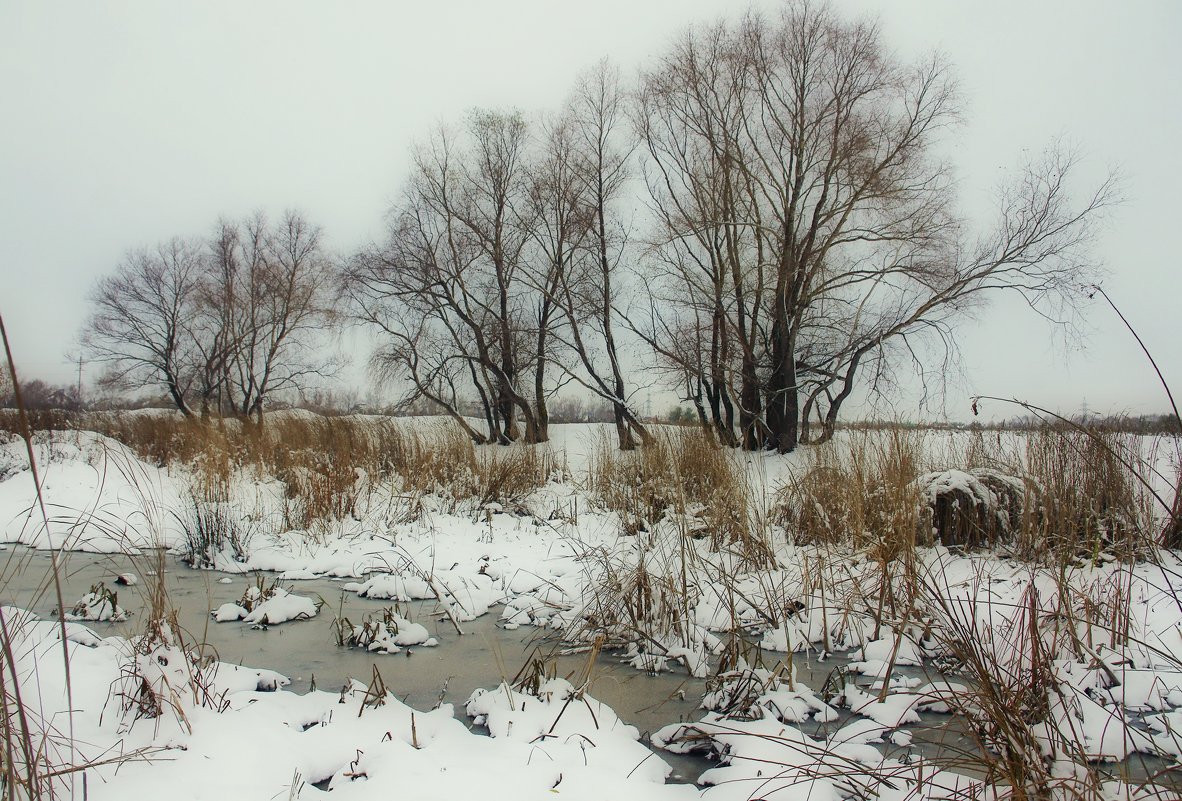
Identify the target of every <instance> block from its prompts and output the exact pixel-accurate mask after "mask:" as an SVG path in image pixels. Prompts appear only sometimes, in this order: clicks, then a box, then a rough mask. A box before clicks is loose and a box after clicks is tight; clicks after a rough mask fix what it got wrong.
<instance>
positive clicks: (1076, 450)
mask: <svg viewBox="0 0 1182 801" xmlns="http://www.w3.org/2000/svg"><path fill="white" fill-rule="evenodd" d="M1137 445H1138V443H1137V441H1136V439H1135V438H1134V437H1132V436H1130V435H1127V434H1121V433H1119V432H1117V431H1113V430H1108V429H1103V428H1088V429H1084V430H1076V429H1067V430H1057V429H1050V428H1046V429H1042V430H1040V431H1037V432H1035V433H1034V434H1032V435H1031V436H1030V437H1029V439H1028V440H1027V444H1026V465H1027V470H1028V474H1027V475H1028V481H1029V484H1030V485H1031V486H1032V488H1033V490H1034V491H1033V492H1032V493H1030V494H1029V496H1030V502H1029V503H1028V504H1027V509H1026V512H1025V514H1024V515H1023V522H1024V525H1023V529H1022V533H1021V536H1020V538H1019V541H1018V543H1017V548H1018V550H1019V552H1020V553H1023V554H1024V555H1028V556H1030V555H1034V554H1037V553H1039V552H1040V551H1041V552H1046V551H1050V552H1052V553H1054V554H1057V555H1058V556H1059V557H1060V558H1078V557H1080V556H1088V555H1091V556H1092V557H1094V558H1095V557H1098V556H1099V555H1100V554H1101V553H1110V554H1112V555H1114V556H1116V557H1117V558H1120V559H1126V560H1127V559H1135V558H1138V557H1143V556H1146V555H1148V554H1149V553H1150V552H1151V550H1152V548H1153V544H1154V543H1153V531H1154V528H1155V526H1154V524H1153V514H1152V512H1153V510H1152V506H1151V499H1150V497H1149V496H1148V494H1147V493H1146V492H1145V490H1144V481H1143V477H1144V476H1146V475H1147V474H1148V472H1147V467H1146V465H1145V464H1144V461H1143V459H1142V458H1141V455H1140V453H1139V451H1138V449H1137ZM1138 472H1140V474H1141V476H1142V478H1139V477H1138Z"/></svg>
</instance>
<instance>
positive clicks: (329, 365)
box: [209, 211, 336, 420]
mask: <svg viewBox="0 0 1182 801" xmlns="http://www.w3.org/2000/svg"><path fill="white" fill-rule="evenodd" d="M242 230H243V232H244V236H242V237H240V242H239V250H241V251H242V252H243V255H244V258H243V259H242V264H241V265H237V264H230V265H227V264H225V263H224V262H223V263H222V264H221V265H219V266H220V267H221V268H222V269H221V270H220V271H219V273H218V274H216V277H217V278H220V279H221V281H222V282H223V283H222V284H221V285H220V286H215V287H214V288H213V291H212V292H211V293H210V295H209V298H210V299H211V300H213V301H221V303H222V304H224V305H222V306H218V305H216V304H215V305H212V306H211V308H210V312H211V314H212V316H213V317H214V318H215V319H216V323H215V324H214V325H213V326H212V327H213V328H216V329H217V330H223V331H224V330H225V329H223V328H222V326H223V322H225V323H226V324H228V328H229V332H228V333H223V335H222V341H223V342H224V346H225V347H226V348H227V350H228V357H227V358H226V359H225V365H226V375H227V379H226V385H227V387H228V390H229V395H230V399H231V402H232V404H233V405H234V407H235V409H236V411H237V412H238V413H239V414H241V415H243V416H255V417H257V418H258V419H259V420H261V419H262V415H263V407H264V403H265V401H266V399H267V397H268V396H269V395H271V394H274V393H276V392H280V391H283V390H286V389H298V388H300V387H302V386H304V385H306V384H307V382H308V381H309V380H311V379H313V378H318V377H323V376H326V375H330V374H331V373H333V372H334V370H335V369H336V363H335V361H334V360H332V359H331V358H328V357H325V356H324V355H322V354H321V352H320V351H319V350H318V347H317V346H318V345H321V344H322V342H321V341H320V338H321V337H322V336H323V334H324V332H325V329H326V327H327V325H328V323H330V322H331V321H332V319H333V318H334V316H335V309H334V303H333V292H332V288H333V286H334V285H335V283H336V274H335V269H336V268H335V266H334V265H333V263H332V260H331V259H330V258H329V256H328V254H326V253H325V252H324V249H323V245H322V240H323V232H322V230H321V229H320V227H319V226H315V225H312V224H311V223H309V222H308V220H307V219H305V218H304V216H303V215H302V214H300V213H298V212H294V211H288V212H287V213H286V214H284V216H283V219H282V220H280V221H279V222H278V223H277V224H275V225H274V226H268V225H267V223H266V220H265V218H263V217H262V216H261V215H256V216H255V217H254V218H252V219H251V220H249V221H247V222H246V223H245V224H244V225H243V226H242ZM225 233H226V232H225V228H224V227H223V231H222V234H223V236H224V235H225ZM221 241H222V237H219V239H218V243H219V244H220V243H221ZM215 352H216V349H215Z"/></svg>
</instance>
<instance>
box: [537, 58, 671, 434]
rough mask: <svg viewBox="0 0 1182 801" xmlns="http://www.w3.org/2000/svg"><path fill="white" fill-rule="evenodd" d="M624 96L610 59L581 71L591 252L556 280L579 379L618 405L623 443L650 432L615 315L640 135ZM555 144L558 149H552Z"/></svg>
mask: <svg viewBox="0 0 1182 801" xmlns="http://www.w3.org/2000/svg"><path fill="white" fill-rule="evenodd" d="M625 111H626V96H625V94H624V92H623V90H622V89H621V86H620V75H619V70H617V69H616V68H615V67H613V66H611V65H610V64H609V63H608V62H607V61H601V62H600V63H599V64H598V65H596V67H594V68H593V69H592V70H590V71H589V72H587V73H585V74H584V75H583V76H581V77H580V79H579V81H578V83H577V85H576V87H575V92H574V95H573V97H572V98H571V100H570V102H569V104H568V108H567V113H566V119H567V121H566V123H565V126H564V127H565V128H569V131H570V136H571V138H572V139H573V143H572V153H571V155H572V156H573V159H572V166H573V170H572V178H573V181H574V185H575V188H576V191H577V196H578V197H579V199H580V201H581V205H582V206H583V207H584V208H585V211H583V217H584V218H585V219H584V220H582V221H581V222H582V223H583V225H584V226H585V232H584V235H583V236H582V237H581V240H582V241H581V242H580V243H579V244H580V246H581V248H582V249H583V250H584V251H585V252H584V258H583V259H582V269H580V270H578V271H571V270H566V271H563V272H562V273H561V276H560V280H559V281H558V283H557V286H558V289H559V292H560V295H561V300H562V305H563V309H564V311H565V313H566V316H567V320H568V322H569V329H570V345H571V348H572V349H573V350H574V352H575V353H577V354H578V357H579V361H580V363H581V365H582V368H583V371H584V372H585V375H586V378H585V379H584V378H582V377H579V376H577V375H576V374H575V373H573V372H572V373H571V375H572V376H575V377H576V378H577V379H578V380H579V383H581V384H582V385H583V386H584V387H586V388H587V389H589V390H591V391H592V392H594V393H595V394H596V395H598V396H599V397H600V398H602V399H603V400H605V401H607V402H608V403H610V404H611V406H612V415H613V418H614V420H615V424H616V437H617V440H618V442H619V446H620V449H621V450H632V449H633V448H635V447H636V444H637V439H639V440H640V441H641V442H645V443H647V442H649V441H650V440H651V435H650V434H649V433H648V431H647V430H646V429H645V427H644V426H643V425H642V424H641V422H640V420H639V419H638V417H637V415H636V414H635V412H634V411H633V410H632V409H631V407H630V406H629V403H628V391H627V385H626V383H625V380H624V368H623V365H622V364H621V358H620V349H619V346H618V333H617V329H618V328H619V325H618V320H617V317H618V315H619V306H620V288H621V284H622V283H623V275H622V274H623V273H624V270H623V269H622V268H621V262H622V260H623V257H624V253H625V249H626V244H627V236H626V233H627V232H626V228H625V225H624V223H623V221H622V220H621V219H620V218H619V216H618V211H617V208H618V205H619V203H620V201H621V199H622V196H623V194H624V192H625V190H626V188H627V182H628V179H629V177H630V173H629V163H630V160H631V156H632V153H633V151H634V150H635V148H636V143H635V140H634V139H632V138H630V137H629V138H625V134H626V132H625V131H624V130H623V128H624V123H625V119H624V115H625ZM553 149H554V148H552V150H553Z"/></svg>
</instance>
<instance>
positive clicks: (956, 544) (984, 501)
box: [916, 469, 1026, 550]
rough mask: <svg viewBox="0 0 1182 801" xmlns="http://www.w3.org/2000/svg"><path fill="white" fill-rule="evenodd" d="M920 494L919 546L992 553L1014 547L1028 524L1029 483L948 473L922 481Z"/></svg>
mask: <svg viewBox="0 0 1182 801" xmlns="http://www.w3.org/2000/svg"><path fill="white" fill-rule="evenodd" d="M916 485H917V486H918V488H919V491H920V498H921V504H922V507H921V509H920V522H919V530H918V532H917V538H916V539H917V543H918V544H919V545H922V546H931V545H937V544H939V545H943V546H946V547H949V548H966V549H969V550H972V549H976V548H990V547H993V546H995V545H1000V544H1008V543H1011V542H1013V539H1014V536H1015V535H1016V533H1017V532H1018V530H1019V529H1020V527H1021V523H1022V510H1023V505H1024V504H1025V499H1026V486H1025V483H1024V482H1023V481H1022V480H1021V479H1019V478H1015V477H1013V476H1008V475H1006V474H1004V473H1000V472H998V471H996V470H988V469H975V470H970V471H967V472H966V471H964V470H943V471H940V472H935V473H927V474H925V475H923V476H920V477H919V478H918V479H916Z"/></svg>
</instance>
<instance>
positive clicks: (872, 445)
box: [775, 428, 923, 561]
mask: <svg viewBox="0 0 1182 801" xmlns="http://www.w3.org/2000/svg"><path fill="white" fill-rule="evenodd" d="M922 454H923V438H922V435H920V434H918V433H917V432H914V431H907V430H903V429H899V428H895V429H888V430H886V431H884V432H881V433H875V432H862V433H859V434H856V435H853V436H852V437H851V439H850V441H849V443H848V445H846V446H845V447H844V448H843V447H842V446H840V445H837V444H833V443H831V444H829V445H823V446H818V447H817V448H815V449H813V450H812V451H810V453H809V455H808V463H807V466H806V468H805V469H804V470H803V471H802V472H801V473H800V474H799V475H798V476H796V477H794V478H793V479H792V480H791V481H790V482H789V483H788V485H787V486H786V487H785V490H784V494H783V495H782V497H781V499H780V501H779V503H778V505H777V506H778V508H777V512H778V514H777V515H776V516H775V517H776V521H777V522H778V523H779V524H780V525H782V526H783V527H784V529H785V530H786V531H787V532H788V533H789V536H791V537H792V539H793V540H794V541H795V542H796V543H798V544H802V545H836V544H841V545H849V546H852V547H854V548H857V549H863V548H865V549H872V550H874V551H876V552H878V554H877V555H878V556H879V557H880V558H881V559H883V560H886V561H890V560H892V559H895V558H897V557H899V556H900V555H902V554H904V553H906V552H907V551H909V550H911V549H913V548H914V547H915V545H916V537H917V534H918V532H919V519H920V518H919V509H920V500H921V499H920V492H919V487H918V486H917V484H916V479H917V478H918V477H919V476H920V475H921V473H922V461H921V460H922Z"/></svg>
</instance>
